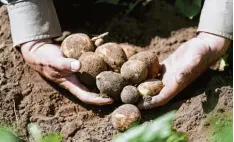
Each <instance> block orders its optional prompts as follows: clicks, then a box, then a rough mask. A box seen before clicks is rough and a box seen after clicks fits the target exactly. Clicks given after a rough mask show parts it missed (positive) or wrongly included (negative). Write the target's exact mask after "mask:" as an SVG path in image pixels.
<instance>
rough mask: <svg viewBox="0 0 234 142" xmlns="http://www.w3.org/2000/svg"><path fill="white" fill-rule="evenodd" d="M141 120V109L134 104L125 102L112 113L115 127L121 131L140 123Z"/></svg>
mask: <svg viewBox="0 0 234 142" xmlns="http://www.w3.org/2000/svg"><path fill="white" fill-rule="evenodd" d="M140 120H141V112H140V110H139V109H138V108H137V107H136V106H134V105H132V104H124V105H122V106H120V107H118V108H117V109H116V110H115V111H114V112H113V113H112V115H111V122H112V125H113V126H114V128H115V129H117V130H119V131H124V130H127V129H128V128H130V127H132V126H134V124H138V123H139V122H140Z"/></svg>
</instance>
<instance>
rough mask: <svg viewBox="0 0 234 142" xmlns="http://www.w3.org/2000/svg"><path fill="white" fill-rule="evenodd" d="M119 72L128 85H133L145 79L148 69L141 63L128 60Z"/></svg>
mask: <svg viewBox="0 0 234 142" xmlns="http://www.w3.org/2000/svg"><path fill="white" fill-rule="evenodd" d="M120 72H121V75H122V76H123V78H124V79H126V81H128V83H130V84H132V85H135V84H139V83H141V82H142V81H144V80H145V79H146V77H147V73H148V69H147V66H146V64H145V63H144V62H142V61H138V60H129V61H127V62H125V63H124V64H123V66H122V67H121V71H120Z"/></svg>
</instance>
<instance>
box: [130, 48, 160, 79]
mask: <svg viewBox="0 0 234 142" xmlns="http://www.w3.org/2000/svg"><path fill="white" fill-rule="evenodd" d="M129 60H139V61H142V62H144V63H145V64H146V65H147V68H148V75H147V78H148V79H153V78H155V77H157V76H158V73H159V60H158V57H157V56H156V55H155V54H154V53H153V52H150V51H143V52H139V53H137V54H135V55H133V56H131V57H130V58H129Z"/></svg>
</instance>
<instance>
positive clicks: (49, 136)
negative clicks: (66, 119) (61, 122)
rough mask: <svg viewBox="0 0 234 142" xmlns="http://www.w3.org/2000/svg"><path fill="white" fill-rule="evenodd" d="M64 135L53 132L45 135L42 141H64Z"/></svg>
mask: <svg viewBox="0 0 234 142" xmlns="http://www.w3.org/2000/svg"><path fill="white" fill-rule="evenodd" d="M62 139H63V137H62V135H61V134H60V133H51V134H46V135H45V136H43V138H42V140H41V141H40V142H62Z"/></svg>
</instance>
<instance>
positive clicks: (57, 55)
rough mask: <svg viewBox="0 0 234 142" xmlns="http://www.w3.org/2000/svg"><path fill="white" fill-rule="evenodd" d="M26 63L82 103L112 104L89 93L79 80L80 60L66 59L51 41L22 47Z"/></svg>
mask: <svg viewBox="0 0 234 142" xmlns="http://www.w3.org/2000/svg"><path fill="white" fill-rule="evenodd" d="M21 52H22V55H23V57H24V59H25V61H26V62H27V63H28V64H29V66H31V67H32V68H33V69H35V70H36V71H37V72H39V73H40V74H41V75H42V76H44V77H45V78H47V79H49V80H51V81H53V82H55V83H57V84H58V85H59V86H61V87H63V88H65V89H67V90H69V91H70V92H71V93H72V94H74V95H75V96H76V97H77V98H79V99H80V100H81V101H82V102H84V103H87V104H93V105H107V104H112V103H113V100H112V99H111V98H103V97H100V95H99V94H96V93H92V92H89V90H88V89H87V88H86V87H85V86H83V85H82V84H81V83H80V82H79V80H78V79H77V77H76V75H75V74H74V73H75V72H78V71H79V69H80V67H81V65H80V62H79V61H78V60H75V59H71V58H65V57H64V56H63V54H62V52H61V50H60V47H59V46H57V45H54V44H52V42H51V40H49V39H48V40H41V41H32V42H28V43H25V44H23V45H22V46H21Z"/></svg>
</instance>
